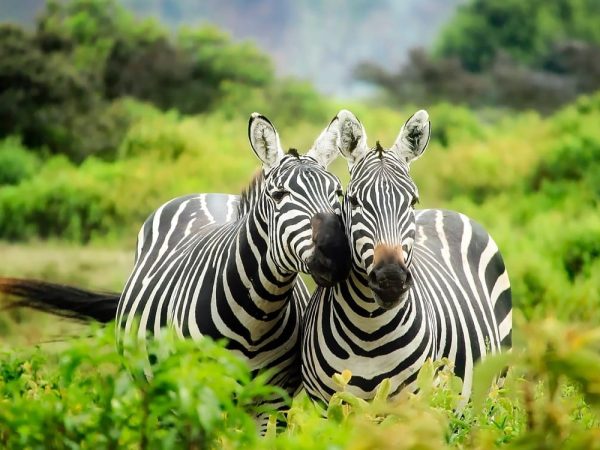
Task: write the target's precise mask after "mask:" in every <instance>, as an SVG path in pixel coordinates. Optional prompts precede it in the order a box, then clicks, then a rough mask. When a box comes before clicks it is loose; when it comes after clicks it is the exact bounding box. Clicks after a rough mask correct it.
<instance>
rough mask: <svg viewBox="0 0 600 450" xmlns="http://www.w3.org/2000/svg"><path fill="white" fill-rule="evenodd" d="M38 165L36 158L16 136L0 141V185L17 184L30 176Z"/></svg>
mask: <svg viewBox="0 0 600 450" xmlns="http://www.w3.org/2000/svg"><path fill="white" fill-rule="evenodd" d="M39 165H40V161H39V160H38V158H37V157H36V156H35V155H34V154H33V153H31V152H30V151H28V150H27V149H26V148H25V147H24V146H23V145H22V144H21V141H20V139H19V138H17V137H8V138H6V139H4V140H2V141H0V186H2V185H11V184H18V183H19V182H20V181H21V180H25V179H27V178H29V177H31V176H32V175H33V174H34V173H35V172H36V170H37V169H38V167H39Z"/></svg>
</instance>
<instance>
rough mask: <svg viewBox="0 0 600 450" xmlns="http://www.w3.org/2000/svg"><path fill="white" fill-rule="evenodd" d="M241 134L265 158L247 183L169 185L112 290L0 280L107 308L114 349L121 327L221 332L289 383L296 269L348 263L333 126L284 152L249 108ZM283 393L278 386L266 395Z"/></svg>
mask: <svg viewBox="0 0 600 450" xmlns="http://www.w3.org/2000/svg"><path fill="white" fill-rule="evenodd" d="M248 136H249V140H250V143H251V147H252V149H253V151H254V153H255V154H256V155H257V156H258V158H259V159H260V161H261V162H262V171H261V172H259V173H258V174H257V175H256V176H255V178H254V179H253V181H252V182H251V184H250V186H249V187H248V188H247V189H246V190H245V191H244V192H243V193H242V195H241V196H235V195H227V194H194V195H186V196H183V197H178V198H176V199H174V200H171V201H168V202H166V203H165V204H163V205H162V206H160V207H159V208H158V209H157V210H156V211H154V212H153V213H152V214H151V215H150V216H149V217H148V219H147V220H146V221H145V223H144V224H143V226H142V227H141V230H140V232H139V234H138V240H137V248H136V252H135V263H134V267H133V270H132V272H131V275H130V276H129V279H128V281H127V282H126V285H125V287H124V290H123V292H122V293H121V294H100V293H94V292H90V291H86V290H82V289H78V288H73V287H69V286H61V285H57V284H51V283H44V282H38V281H34V280H18V279H0V292H5V293H9V294H12V295H16V296H17V297H18V298H20V299H21V301H20V304H21V305H23V306H30V307H34V308H37V309H42V310H45V311H51V312H55V313H58V314H62V315H66V316H69V317H78V318H93V319H97V320H100V321H102V322H108V321H112V320H115V321H116V324H117V326H116V327H115V328H116V334H117V345H118V347H119V349H120V350H121V351H123V347H124V345H123V342H124V340H125V339H126V338H127V337H130V336H133V337H134V340H135V341H136V342H139V343H140V345H142V346H143V347H144V348H145V342H146V340H147V338H148V337H150V336H151V335H158V334H160V333H161V332H163V330H165V329H171V330H174V331H175V333H176V334H177V335H178V336H179V337H181V338H191V339H195V340H197V339H202V338H203V337H204V336H210V337H212V338H215V339H220V338H225V339H226V341H227V344H226V345H227V347H228V348H229V349H230V350H231V351H232V352H234V353H236V354H238V355H240V356H241V357H242V358H244V359H245V360H246V361H247V362H248V364H249V366H250V369H251V370H252V371H253V372H254V373H257V372H259V371H263V370H269V371H270V373H271V377H270V378H269V380H268V382H269V383H270V384H273V385H275V386H278V387H281V388H283V389H284V390H285V391H286V392H288V394H290V396H291V395H294V394H295V393H296V391H298V390H299V388H300V386H301V378H300V348H299V338H300V325H301V316H302V314H303V311H304V309H305V307H306V304H307V302H308V299H309V294H308V290H307V287H306V285H305V284H304V282H303V281H302V279H301V278H300V277H298V273H299V272H305V273H310V274H311V275H312V277H313V278H314V280H315V282H316V283H318V284H320V285H323V286H329V285H332V284H334V283H336V282H337V281H339V280H341V279H343V278H345V277H346V276H347V274H348V272H349V270H350V266H349V260H350V258H349V256H350V255H349V246H348V243H347V240H346V236H345V232H344V229H343V223H342V219H341V204H340V198H341V196H342V187H341V183H340V181H339V179H338V178H337V177H336V176H335V175H333V174H331V173H329V172H328V171H327V170H326V167H327V166H328V164H329V163H330V162H331V161H332V160H333V159H334V158H335V157H337V156H338V151H337V147H336V146H335V141H336V136H335V135H334V134H333V133H330V132H328V130H325V131H324V132H323V133H322V134H321V135H320V136H319V138H318V139H317V140H316V141H315V143H314V145H313V146H312V148H311V149H310V150H309V151H308V153H307V154H306V155H303V156H301V155H299V154H298V152H297V151H295V150H290V151H289V152H288V153H287V154H286V153H285V152H284V151H283V149H282V147H281V143H280V139H279V135H278V133H277V131H276V129H275V127H274V126H273V124H272V123H271V122H270V121H269V120H268V119H267V118H266V117H265V116H262V115H260V114H258V113H254V114H252V116H251V118H250V121H249V125H248ZM151 356H152V355H149V357H151ZM147 375H148V376H149V377H151V373H148V374H147ZM282 405H283V400H282V399H280V398H279V399H274V400H272V402H271V404H270V406H272V407H273V408H278V407H281V406H282ZM263 418H264V417H263ZM263 425H264V423H263Z"/></svg>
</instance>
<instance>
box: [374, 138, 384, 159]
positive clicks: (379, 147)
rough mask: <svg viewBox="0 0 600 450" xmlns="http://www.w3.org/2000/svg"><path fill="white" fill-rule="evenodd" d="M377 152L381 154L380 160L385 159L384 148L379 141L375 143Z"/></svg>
mask: <svg viewBox="0 0 600 450" xmlns="http://www.w3.org/2000/svg"><path fill="white" fill-rule="evenodd" d="M375 151H376V152H378V153H379V159H382V158H383V151H384V149H383V147H382V146H381V144H380V143H379V141H377V142H376V143H375Z"/></svg>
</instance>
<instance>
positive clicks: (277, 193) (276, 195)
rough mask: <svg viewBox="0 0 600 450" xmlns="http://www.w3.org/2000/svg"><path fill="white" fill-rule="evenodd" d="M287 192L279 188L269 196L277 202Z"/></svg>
mask: <svg viewBox="0 0 600 450" xmlns="http://www.w3.org/2000/svg"><path fill="white" fill-rule="evenodd" d="M288 194H289V191H286V190H284V189H280V190H278V191H274V192H272V193H271V198H272V199H273V200H275V201H276V202H277V203H279V202H280V201H281V200H283V198H284V197H285V196H286V195H288Z"/></svg>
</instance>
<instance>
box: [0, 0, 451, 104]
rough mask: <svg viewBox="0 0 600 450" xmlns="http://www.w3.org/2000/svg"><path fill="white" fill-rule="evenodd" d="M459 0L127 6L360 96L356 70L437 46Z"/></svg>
mask: <svg viewBox="0 0 600 450" xmlns="http://www.w3.org/2000/svg"><path fill="white" fill-rule="evenodd" d="M460 2H461V1H460V0H404V1H401V2H398V1H393V0H382V1H377V2H371V1H365V0H349V1H340V0H318V1H317V0H310V1H300V2H299V1H293V0H228V1H220V0H203V1H195V0H122V4H123V5H125V6H126V7H128V8H130V9H131V10H133V11H134V12H135V13H136V15H138V16H140V17H154V18H156V19H158V20H160V21H161V22H163V23H166V24H168V25H169V26H170V27H171V28H172V29H174V28H177V27H178V26H181V25H191V26H198V25H202V24H207V23H211V24H215V25H217V26H219V27H220V28H223V29H224V30H226V31H227V32H228V33H230V34H232V35H233V37H234V38H235V39H236V40H239V39H250V40H252V41H254V42H256V44H257V45H258V47H259V48H261V49H262V50H264V51H265V52H266V53H268V54H269V55H270V57H271V58H272V59H273V62H274V64H275V67H276V68H277V73H278V74H281V75H287V76H289V75H294V76H297V77H300V78H303V79H307V80H310V81H312V82H313V83H314V84H315V85H316V86H317V88H318V89H319V90H320V91H322V92H324V93H329V94H337V95H344V96H348V95H351V94H353V93H355V92H357V89H358V88H359V86H357V83H356V80H354V79H353V77H352V70H353V68H354V66H355V65H356V64H358V63H359V62H361V61H364V60H371V61H376V62H378V63H380V64H384V65H385V66H386V67H390V68H395V67H397V66H398V65H399V64H400V63H401V62H404V61H405V60H406V56H407V53H408V49H410V48H411V47H415V46H428V45H429V44H431V43H433V41H434V38H435V36H436V35H437V33H438V31H439V30H440V28H441V27H442V25H444V24H445V23H446V22H447V20H448V19H449V18H450V16H451V15H452V13H453V11H454V10H455V8H456V5H457V4H459V3H460ZM1 3H2V6H1V7H0V21H5V20H7V19H8V20H16V21H18V22H20V23H23V24H29V25H31V24H33V22H34V19H35V17H36V14H37V13H39V11H41V10H42V9H43V6H44V3H45V2H44V0H2V2H1Z"/></svg>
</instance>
